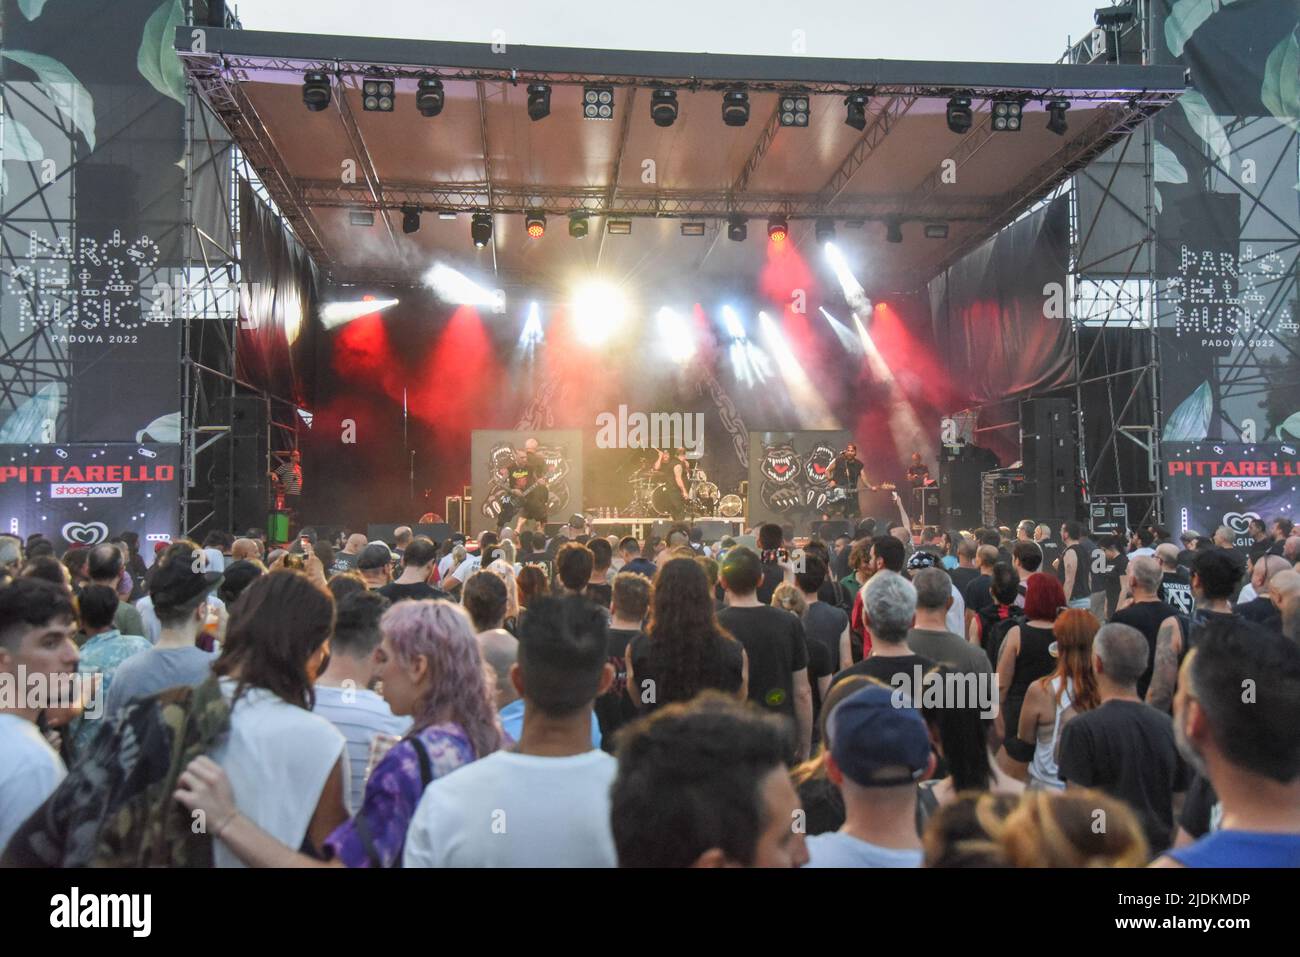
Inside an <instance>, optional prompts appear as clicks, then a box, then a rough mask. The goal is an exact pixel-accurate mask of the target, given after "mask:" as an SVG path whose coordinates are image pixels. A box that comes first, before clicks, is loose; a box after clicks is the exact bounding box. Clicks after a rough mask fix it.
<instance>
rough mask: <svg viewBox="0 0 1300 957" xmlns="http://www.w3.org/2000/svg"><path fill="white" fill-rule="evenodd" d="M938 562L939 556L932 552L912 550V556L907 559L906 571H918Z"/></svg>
mask: <svg viewBox="0 0 1300 957" xmlns="http://www.w3.org/2000/svg"><path fill="white" fill-rule="evenodd" d="M939 564H940V559H939V556H937V555H936V554H934V552H913V553H912V557H911V558H909V559H908V560H907V569H908V571H913V572H919V571H921V570H923V569H926V568H934V567H935V566H937V565H939Z"/></svg>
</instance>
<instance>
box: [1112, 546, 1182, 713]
mask: <svg viewBox="0 0 1300 957" xmlns="http://www.w3.org/2000/svg"><path fill="white" fill-rule="evenodd" d="M1160 547H1161V548H1164V547H1165V546H1164V545H1161V546H1160ZM1163 583H1164V572H1163V570H1162V567H1161V562H1160V561H1159V560H1158V559H1157V558H1154V557H1152V556H1150V555H1144V556H1142V557H1141V558H1135V559H1133V560H1132V561H1131V562H1129V566H1128V581H1127V585H1126V587H1127V589H1128V591H1129V593H1130V594H1131V595H1132V596H1133V600H1132V601H1131V602H1130V603H1129V604H1128V605H1127V606H1126V607H1124V608H1121V609H1120V610H1119V611H1117V612H1115V614H1114V615H1112V616H1111V619H1110V620H1111V622H1112V623H1113V624H1116V625H1125V626H1127V627H1130V628H1135V629H1137V630H1138V631H1139V632H1141V633H1142V636H1143V638H1144V639H1145V640H1146V642H1147V657H1146V664H1145V665H1143V668H1142V671H1141V672H1139V673H1138V677H1137V694H1138V697H1139V698H1142V699H1143V700H1145V699H1146V693H1147V688H1148V687H1149V686H1150V684H1151V673H1152V670H1153V668H1154V667H1155V660H1156V646H1157V644H1158V639H1159V637H1160V629H1161V628H1166V629H1175V630H1176V629H1180V628H1181V627H1182V626H1181V625H1180V624H1179V621H1178V615H1179V609H1177V608H1175V607H1174V606H1173V605H1171V604H1169V603H1168V602H1166V601H1163V600H1162V599H1161V597H1160V595H1161V586H1162V585H1163Z"/></svg>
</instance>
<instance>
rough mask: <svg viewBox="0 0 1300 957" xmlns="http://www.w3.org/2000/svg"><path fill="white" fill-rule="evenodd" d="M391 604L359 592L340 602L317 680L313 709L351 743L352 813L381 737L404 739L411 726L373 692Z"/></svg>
mask: <svg viewBox="0 0 1300 957" xmlns="http://www.w3.org/2000/svg"><path fill="white" fill-rule="evenodd" d="M388 605H389V602H388V599H387V598H385V597H384V596H383V595H381V594H379V593H378V592H374V591H362V592H354V593H353V594H351V595H348V596H347V597H346V598H344V599H343V600H342V601H340V602H339V604H338V611H337V613H336V615H335V619H334V635H333V637H332V638H331V639H330V660H329V666H328V667H326V669H325V671H324V673H323V674H322V675H321V676H320V677H319V678H317V679H316V707H315V708H313V709H312V710H314V711H315V712H316V713H317V714H318V715H321V716H322V717H324V718H327V719H329V722H330V724H332V725H334V727H336V728H338V730H339V731H340V732H341V733H342V735H343V737H344V738H346V739H347V742H348V747H347V753H348V768H349V781H348V782H346V786H345V787H344V789H343V796H344V797H345V798H347V805H348V813H349V814H355V813H356V812H357V811H359V810H360V809H361V802H362V798H363V797H364V796H365V789H366V767H367V765H368V764H369V761H370V748H371V745H372V744H373V742H374V740H375V737H376V736H377V735H381V734H386V735H391V736H393V737H397V738H400V737H401V736H402V735H404V734H406V732H407V730H408V729H409V728H410V727H411V719H410V718H409V717H405V716H403V717H398V716H397V715H395V714H393V712H392V709H391V708H389V707H388V702H386V701H385V700H384V699H383V698H382V697H380V696H379V695H377V694H375V692H373V691H371V690H370V686H371V685H372V684H373V683H374V679H375V649H377V648H378V647H379V644H380V642H381V641H382V640H383V635H382V634H381V633H380V631H379V619H380V618H381V617H383V614H384V612H385V611H387V610H388Z"/></svg>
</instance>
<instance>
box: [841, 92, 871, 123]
mask: <svg viewBox="0 0 1300 957" xmlns="http://www.w3.org/2000/svg"><path fill="white" fill-rule="evenodd" d="M869 101H870V97H868V96H867V94H866V93H864V92H862V91H861V90H858V91H857V92H856V93H850V94H849V95H848V96H846V97H845V98H844V107H845V109H846V110H847V111H848V115H847V116H845V117H844V122H845V123H847V124H848V125H849V126H851V127H853V128H854V129H855V130H859V131H861V130H865V129H866V128H867V103H868V102H869Z"/></svg>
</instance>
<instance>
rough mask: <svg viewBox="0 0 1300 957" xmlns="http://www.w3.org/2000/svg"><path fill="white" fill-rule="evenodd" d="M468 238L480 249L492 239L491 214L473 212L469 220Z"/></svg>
mask: <svg viewBox="0 0 1300 957" xmlns="http://www.w3.org/2000/svg"><path fill="white" fill-rule="evenodd" d="M469 238H470V239H472V240H474V245H475V246H476V247H477V248H479V249H482V248H483V247H484V246H486V245H487V244H488V243H490V242H491V241H492V214H491V213H475V214H474V217H473V218H472V219H471V220H470V221H469Z"/></svg>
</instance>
